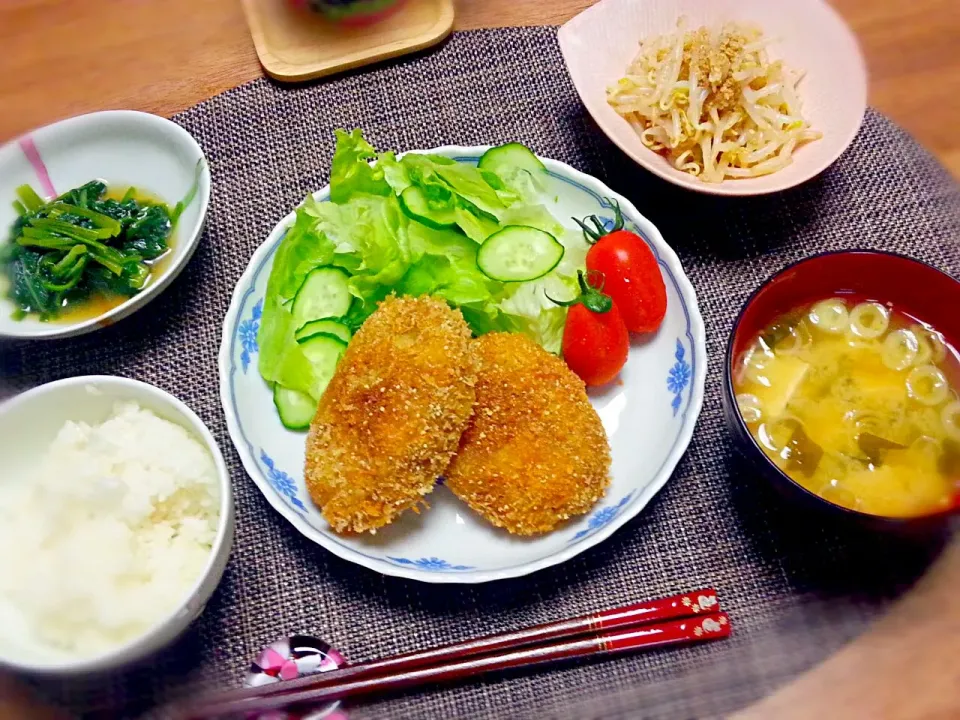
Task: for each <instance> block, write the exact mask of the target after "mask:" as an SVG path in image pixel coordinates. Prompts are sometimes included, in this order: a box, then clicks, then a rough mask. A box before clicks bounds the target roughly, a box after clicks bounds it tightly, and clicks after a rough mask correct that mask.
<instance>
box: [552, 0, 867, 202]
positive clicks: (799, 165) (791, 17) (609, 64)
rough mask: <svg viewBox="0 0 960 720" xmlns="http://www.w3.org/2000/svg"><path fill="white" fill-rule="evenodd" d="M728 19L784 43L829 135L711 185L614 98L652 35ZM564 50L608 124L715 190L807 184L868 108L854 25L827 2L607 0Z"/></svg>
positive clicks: (659, 162)
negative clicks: (610, 91) (755, 173)
mask: <svg viewBox="0 0 960 720" xmlns="http://www.w3.org/2000/svg"><path fill="white" fill-rule="evenodd" d="M681 17H685V18H686V19H687V27H688V28H690V29H693V28H696V27H700V26H702V25H707V26H711V27H713V26H717V25H721V24H722V23H724V22H726V21H731V20H737V21H740V22H750V23H754V24H757V25H759V26H760V27H762V28H763V30H764V32H765V34H766V35H768V36H770V37H772V38H773V39H774V40H775V42H774V43H773V45H772V47H770V48H769V52H770V55H771V56H772V57H774V58H781V59H783V60H784V61H785V62H786V63H787V64H788V65H789V66H790V67H792V68H793V69H795V70H804V71H806V77H805V78H804V79H803V80H802V81H801V83H800V85H799V88H798V92H799V94H800V100H801V102H802V103H803V114H804V116H805V117H806V119H807V120H808V121H809V122H810V123H811V125H812V126H813V128H814V129H816V130H819V131H821V132H822V133H823V138H821V139H820V140H817V141H815V142H810V143H807V144H805V145H803V146H802V147H800V148H798V149H797V151H796V152H795V153H794V156H793V163H792V164H791V165H789V166H788V167H786V168H784V169H783V170H780V171H778V172H775V173H773V174H772V175H766V176H764V177H757V178H744V179H735V180H734V179H728V180H725V181H723V182H722V183H708V182H704V181H702V180H699V179H697V178H695V177H692V176H691V175H689V174H687V173H685V172H683V171H681V170H677V169H676V168H675V167H674V166H673V165H672V164H671V163H670V162H669V161H668V160H667V159H666V158H664V157H662V156H661V155H658V154H657V153H656V152H654V151H653V150H650V149H649V148H647V147H645V146H644V145H643V143H642V142H640V137H639V135H637V133H636V132H635V131H634V129H633V128H632V127H631V126H630V124H629V123H628V122H627V121H626V120H624V119H623V118H622V117H620V116H619V115H618V114H617V113H616V111H614V109H613V108H612V107H610V105H609V104H608V103H607V98H606V88H607V86H608V85H610V84H612V83H615V82H616V81H617V80H618V79H619V78H621V77H623V74H624V71H625V70H626V68H627V66H628V65H629V63H630V61H631V60H632V59H633V57H634V56H635V55H636V53H637V49H638V47H639V42H640V40H641V39H642V38H645V37H649V36H655V35H662V34H664V33H668V32H673V31H674V30H676V26H677V20H678V19H679V18H681ZM559 40H560V49H561V51H562V52H563V58H564V60H565V62H566V65H567V70H568V71H569V72H570V77H571V78H572V79H573V84H574V86H575V87H576V89H577V92H578V93H579V94H580V98H581V100H583V104H584V105H585V106H586V108H587V110H588V111H589V113H590V115H592V116H593V119H594V120H595V121H596V123H597V125H599V126H600V129H601V130H602V131H603V132H604V133H605V134H606V135H607V136H608V137H609V138H610V140H612V141H613V142H614V143H615V144H616V145H617V146H618V147H619V148H620V149H621V150H623V152H625V153H626V154H627V155H629V156H630V157H631V158H632V159H633V160H635V161H636V162H637V163H639V164H640V165H642V166H643V167H644V168H646V169H647V170H649V171H650V172H652V173H654V174H655V175H659V176H660V177H662V178H663V179H664V180H668V181H669V182H672V183H674V184H676V185H680V186H682V187H685V188H688V189H690V190H696V191H697V192H703V193H710V194H713V195H762V194H765V193H771V192H778V191H780V190H786V189H787V188H790V187H793V186H795V185H799V184H800V183H802V182H805V181H806V180H809V179H810V178H812V177H814V176H816V175H818V174H819V173H821V172H822V171H823V170H825V169H826V168H827V167H828V166H829V165H830V164H831V163H833V161H834V160H836V159H837V158H838V157H840V154H841V153H842V152H843V151H844V150H845V149H846V148H847V147H848V146H849V145H850V143H851V142H852V141H853V138H854V137H855V136H856V134H857V131H858V130H859V129H860V125H861V123H862V122H863V116H864V113H865V112H866V108H867V71H866V66H865V65H864V61H863V56H862V55H861V53H860V48H859V46H858V45H857V40H856V38H855V37H854V35H853V33H852V31H851V30H850V28H849V27H848V26H847V24H846V23H845V22H844V21H843V19H842V18H841V17H840V16H839V15H838V14H837V12H836V11H835V10H834V9H833V8H831V7H830V6H829V5H828V4H827V3H825V2H823V1H822V0H790V2H784V1H781V0H643V1H640V0H602V1H601V2H598V3H597V4H596V5H594V6H593V7H591V8H589V9H587V10H585V11H584V12H582V13H581V14H580V15H578V16H577V17H575V18H573V20H571V21H570V22H568V23H567V24H566V25H564V26H563V27H562V28H560V34H559Z"/></svg>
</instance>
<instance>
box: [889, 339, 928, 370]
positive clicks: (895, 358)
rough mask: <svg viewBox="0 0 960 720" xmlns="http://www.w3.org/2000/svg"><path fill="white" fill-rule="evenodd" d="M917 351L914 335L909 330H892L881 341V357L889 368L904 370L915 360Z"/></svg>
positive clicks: (918, 349)
mask: <svg viewBox="0 0 960 720" xmlns="http://www.w3.org/2000/svg"><path fill="white" fill-rule="evenodd" d="M919 352H920V343H919V342H917V336H916V335H914V334H913V333H912V332H911V331H910V330H894V331H893V332H892V333H890V334H889V335H887V337H886V338H885V339H884V341H883V348H882V350H881V358H882V359H883V364H884V365H886V366H887V367H888V368H890V369H891V370H906V369H907V368H908V367H910V366H911V365H913V363H914V362H915V361H916V359H917V354H918V353H919Z"/></svg>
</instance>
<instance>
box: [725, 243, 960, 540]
mask: <svg viewBox="0 0 960 720" xmlns="http://www.w3.org/2000/svg"><path fill="white" fill-rule="evenodd" d="M827 298H840V299H841V300H842V302H841V303H839V304H838V303H827V304H826V305H820V306H818V307H822V308H827V309H829V308H830V307H834V308H837V306H838V305H839V306H840V307H841V308H844V309H841V310H836V312H837V313H838V315H837V317H838V318H839V319H838V320H837V323H835V324H832V325H831V324H830V320H831V319H830V318H829V317H828V316H827V315H826V313H825V312H816V311H814V312H809V310H810V308H811V307H813V306H814V305H817V303H819V302H820V301H823V300H825V299H827ZM868 305H869V307H868ZM858 308H859V309H858ZM958 310H960V282H958V281H957V280H956V279H954V278H952V277H950V276H949V275H947V274H946V273H944V272H941V271H940V270H937V269H936V268H934V267H932V266H930V265H927V264H925V263H922V262H919V261H917V260H913V259H910V258H907V257H904V256H902V255H896V254H893V253H886V252H877V251H871V250H853V251H846V252H834V253H825V254H822V255H815V256H813V257H810V258H807V259H805V260H801V261H799V262H797V263H795V264H793V265H790V266H789V267H787V268H785V269H783V270H781V271H780V272H779V273H777V274H776V275H774V276H773V277H772V278H770V279H769V280H768V281H767V282H766V283H764V284H763V285H762V286H761V287H760V288H759V289H758V290H757V291H756V292H755V293H754V294H753V295H752V296H751V297H750V298H749V299H748V300H747V302H746V304H745V305H744V307H743V309H742V310H741V312H740V315H739V317H738V318H737V320H736V322H735V324H734V327H733V331H732V332H731V335H730V340H729V343H728V345H727V353H726V357H725V362H724V379H723V390H722V395H723V404H724V413H725V416H726V420H727V423H728V425H729V426H730V429H731V432H732V433H733V436H734V439H735V442H736V445H737V447H738V449H739V450H740V451H741V452H742V453H743V454H744V455H745V456H747V457H748V458H749V459H750V460H752V461H753V462H754V463H755V464H756V465H757V467H758V469H759V470H760V472H761V474H762V475H763V476H764V477H766V478H768V479H769V480H770V481H771V482H773V483H774V484H775V485H776V486H777V487H778V488H779V489H781V490H783V491H784V492H785V493H787V494H788V495H790V496H792V497H793V498H795V499H798V500H800V501H801V502H803V503H805V504H807V505H810V506H813V507H819V508H821V509H825V510H827V511H829V512H833V513H835V514H839V515H846V516H848V517H851V518H853V519H856V520H858V521H860V522H862V523H864V524H866V525H872V526H876V527H881V528H897V527H900V528H911V527H915V528H919V527H922V526H929V525H936V524H939V522H940V521H942V520H944V519H946V518H947V517H949V516H950V515H952V514H954V513H956V511H957V510H958V508H960V442H958V441H957V432H958V427H960V425H958V423H960V400H958V391H960V359H958V356H957V351H956V348H957V347H960V312H958ZM867 311H869V313H868V312H867ZM844 313H847V314H844ZM868 314H872V315H873V316H874V318H878V319H877V320H876V321H875V324H874V325H873V326H871V325H869V324H865V318H867V315H868ZM785 317H786V318H787V320H785V321H782V322H778V320H780V319H782V318H785ZM871 327H873V328H874V329H873V330H872V329H871ZM841 328H843V329H841ZM890 336H896V337H895V338H894V337H890ZM758 338H761V339H758ZM911 338H913V339H912V340H911ZM901 341H902V345H903V346H902V347H900V345H898V343H901ZM817 343H819V345H817V346H816V347H814V345H816V344H817ZM848 347H849V348H852V349H849V350H848V349H847V348H848ZM888 347H889V348H890V349H889V350H886V348H888ZM925 348H926V349H925ZM931 348H932V349H933V350H936V352H935V353H930V349H931ZM828 350H830V351H832V352H835V353H836V354H835V355H824V353H825V352H827V351H828ZM894 351H896V352H894ZM757 352H759V353H761V355H760V357H759V360H758V359H756V358H755V356H754V355H753V354H755V353H757ZM924 353H929V354H924ZM788 355H790V356H792V357H787V356H788ZM834 357H836V358H837V362H836V363H832V360H833V358H834ZM856 358H862V359H863V361H862V363H863V364H860V360H856ZM932 358H935V359H932ZM904 362H906V363H907V364H906V365H904V364H903V363H904ZM774 364H776V365H777V367H776V370H777V373H779V374H775V373H774V372H773V365H774ZM765 366H766V367H767V368H768V369H767V370H763V368H764V367H765ZM831 367H836V368H837V371H836V373H833V372H832V371H831V370H829V368H831ZM931 367H932V368H933V370H931V369H930V368H931ZM745 368H746V369H750V371H751V372H750V374H747V375H745V374H744V373H745ZM756 368H761V370H759V371H758V370H757V369H756ZM825 368H826V369H825ZM871 368H875V370H871ZM914 370H916V372H915V373H914V372H913V371H914ZM868 372H874V374H873V375H865V374H864V373H868ZM894 372H896V373H902V374H903V377H904V385H903V400H902V401H901V400H899V399H897V400H896V401H895V402H891V403H890V404H889V407H892V408H894V410H892V411H891V413H890V416H889V418H888V419H882V420H877V418H878V417H879V415H878V413H877V412H876V407H877V405H876V403H877V402H880V400H878V398H879V397H880V396H879V395H877V394H876V393H877V392H879V391H878V390H877V388H881V389H882V390H884V391H887V390H889V389H890V388H892V387H894V383H895V382H899V379H898V378H899V377H900V375H893V374H892V373H894ZM931 377H933V378H934V380H930V378H931ZM745 378H746V379H745ZM781 378H786V380H785V381H781ZM877 378H880V379H879V380H878V379H877ZM881 381H882V382H885V383H886V384H885V385H883V384H878V383H881ZM751 383H752V384H751ZM871 383H872V384H871ZM921 383H923V384H921ZM774 385H778V387H779V388H780V389H776V390H774V389H769V388H772V387H773V386H774ZM848 387H849V391H848ZM752 388H756V389H758V391H757V392H756V394H752V393H753V390H752ZM783 388H786V389H783ZM821 392H822V393H823V398H822V399H820V395H819V393H821ZM845 393H846V395H845ZM871 393H873V394H871ZM738 395H739V400H738ZM883 397H884V399H883V400H882V402H886V399H885V398H886V396H883ZM754 400H756V406H755V407H754V406H753V405H752V403H753V402H754ZM857 402H862V403H863V404H864V405H865V406H867V407H868V408H869V409H870V410H869V411H864V412H860V410H859V409H857V408H856V407H854V405H849V407H850V408H851V409H850V410H849V411H845V408H846V407H848V405H844V403H857ZM831 403H832V404H831ZM871 403H872V404H871ZM884 407H887V405H885V406H884ZM830 412H833V415H830V414H829V413H830ZM745 416H747V417H745ZM815 418H831V419H830V420H829V421H828V420H822V421H819V422H821V425H820V427H819V429H818V428H817V425H816V423H817V422H818V421H817V420H815ZM927 421H929V423H930V425H923V424H922V423H926V422H927ZM848 422H849V423H851V424H852V425H850V426H849V427H848V426H845V425H844V423H848ZM870 422H873V423H874V425H870ZM937 423H940V424H937ZM928 427H929V428H932V429H930V430H927V429H921V428H928ZM874 428H882V429H881V430H876V429H874ZM827 430H829V432H827ZM895 430H896V431H899V432H900V434H899V435H897V432H895ZM808 431H809V432H808ZM777 433H779V434H777ZM885 435H888V436H891V437H892V436H894V435H896V438H895V439H894V440H891V439H890V438H888V437H881V436H885ZM824 438H828V439H830V442H829V443H827V442H820V440H822V439H824ZM834 439H835V440H836V444H834ZM838 448H842V449H838ZM848 448H849V449H848ZM912 452H917V453H927V454H926V455H922V457H923V458H924V463H918V464H914V463H913V462H912V460H913V458H914V456H913V455H909V454H908V453H912ZM917 457H921V456H920V455H918V456H917ZM920 467H923V468H925V470H924V471H923V472H921V471H920V470H916V471H915V472H914V468H920ZM908 468H909V471H908ZM835 478H839V480H838V479H835ZM929 498H934V500H932V501H930V503H929V504H925V503H927V500H928V499H929ZM897 502H900V503H901V504H900V505H897V504H896V503H897ZM878 508H879V510H878ZM904 508H909V510H906V509H904Z"/></svg>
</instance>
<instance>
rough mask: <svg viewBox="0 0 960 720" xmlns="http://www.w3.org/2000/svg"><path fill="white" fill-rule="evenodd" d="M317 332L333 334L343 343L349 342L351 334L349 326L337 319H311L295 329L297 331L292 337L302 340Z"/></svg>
mask: <svg viewBox="0 0 960 720" xmlns="http://www.w3.org/2000/svg"><path fill="white" fill-rule="evenodd" d="M318 333H326V334H327V335H333V336H334V337H338V338H340V339H341V340H343V341H344V342H345V343H349V342H350V337H351V335H352V333H351V332H350V328H348V327H347V326H346V325H344V324H343V323H342V322H340V321H339V320H311V321H310V322H308V323H306V324H305V325H303V326H302V327H301V328H300V329H299V330H297V332H296V333H294V337H295V338H296V340H297V342H302V341H304V340H306V339H307V338H309V337H310V336H311V335H317V334H318Z"/></svg>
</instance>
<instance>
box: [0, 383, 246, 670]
mask: <svg viewBox="0 0 960 720" xmlns="http://www.w3.org/2000/svg"><path fill="white" fill-rule="evenodd" d="M0 457H2V463H3V465H2V468H3V471H2V473H0V666H7V667H10V668H13V669H16V670H21V671H26V672H32V673H45V674H76V673H86V672H94V671H102V670H107V669H111V668H116V667H120V666H123V665H127V664H129V663H132V662H135V661H137V660H139V659H141V658H143V657H144V656H146V655H148V654H150V653H152V652H154V651H156V650H159V649H160V648H161V647H163V646H165V645H167V644H169V643H170V642H172V641H173V640H174V639H175V638H177V637H178V636H179V635H180V634H181V633H182V632H183V630H185V629H186V627H187V626H188V625H189V624H190V623H191V622H192V621H193V620H194V619H195V618H196V617H197V616H198V615H199V614H200V613H201V612H202V611H203V608H204V606H205V605H206V603H207V600H209V598H210V596H211V594H212V593H213V591H214V589H215V588H216V587H217V585H218V584H219V582H220V578H221V577H222V575H223V570H224V567H225V566H226V563H227V558H228V556H229V554H230V549H231V546H232V544H233V530H234V509H233V493H232V490H231V486H230V477H229V474H228V473H227V468H226V465H225V463H224V461H223V456H222V455H221V453H220V449H219V447H218V446H217V443H216V441H215V440H214V438H213V436H212V435H211V434H210V431H209V430H208V429H207V428H206V426H205V425H204V424H203V422H201V420H200V418H198V417H197V416H196V414H194V413H193V411H192V410H190V408H188V407H187V406H186V405H184V404H183V403H182V402H180V401H179V400H177V399H176V398H175V397H173V396H172V395H170V394H168V393H166V392H164V391H162V390H160V389H158V388H155V387H153V386H151V385H147V384H145V383H142V382H138V381H136V380H129V379H127V378H121V377H112V376H88V377H78V378H70V379H67V380H60V381H57V382H53V383H49V384H47V385H42V386H40V387H37V388H34V389H32V390H29V391H27V392H25V393H22V394H21V395H18V396H16V397H14V398H12V399H10V400H7V401H6V402H4V403H3V404H2V405H0Z"/></svg>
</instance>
